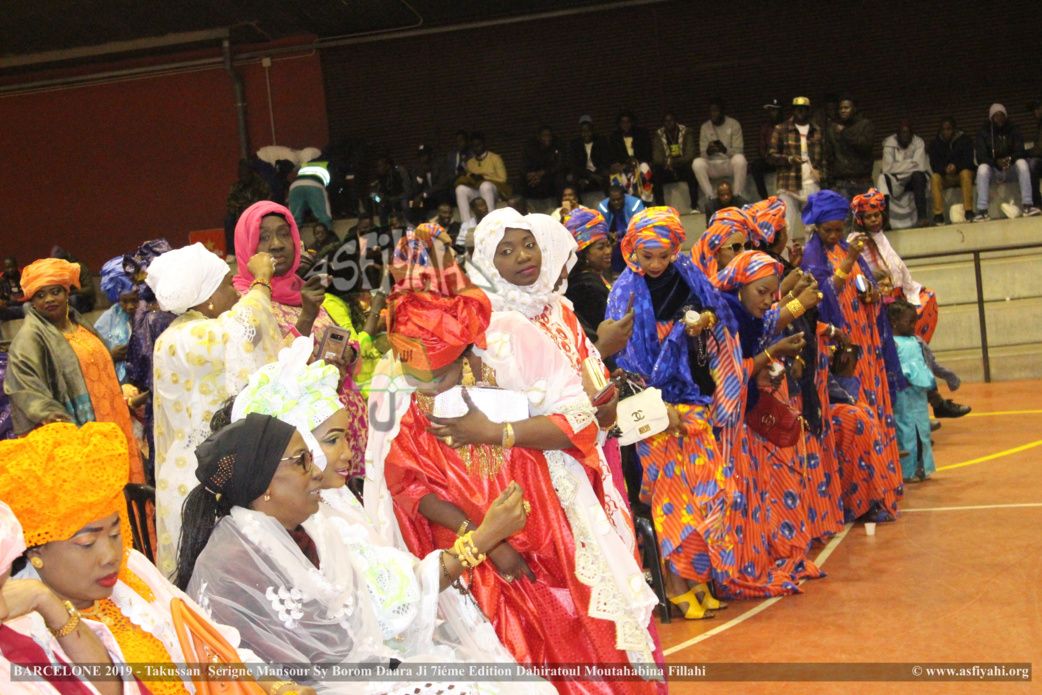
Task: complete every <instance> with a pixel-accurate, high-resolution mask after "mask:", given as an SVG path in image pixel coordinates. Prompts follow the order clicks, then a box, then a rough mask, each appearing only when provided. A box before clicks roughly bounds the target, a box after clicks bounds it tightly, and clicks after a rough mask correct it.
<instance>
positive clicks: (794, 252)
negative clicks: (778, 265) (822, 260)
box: [789, 241, 803, 267]
mask: <svg viewBox="0 0 1042 695" xmlns="http://www.w3.org/2000/svg"><path fill="white" fill-rule="evenodd" d="M802 262H803V244H802V243H801V242H799V241H793V242H792V246H790V247H789V263H792V264H793V265H794V266H797V267H798V266H799V265H800V264H801V263H802Z"/></svg>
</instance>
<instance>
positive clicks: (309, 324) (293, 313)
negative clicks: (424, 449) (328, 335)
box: [234, 200, 368, 478]
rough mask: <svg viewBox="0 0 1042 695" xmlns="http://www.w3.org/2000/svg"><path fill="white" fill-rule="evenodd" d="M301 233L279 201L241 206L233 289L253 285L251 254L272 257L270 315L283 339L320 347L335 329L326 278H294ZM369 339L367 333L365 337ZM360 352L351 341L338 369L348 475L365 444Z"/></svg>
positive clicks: (360, 462)
mask: <svg viewBox="0 0 1042 695" xmlns="http://www.w3.org/2000/svg"><path fill="white" fill-rule="evenodd" d="M300 252H301V242H300V231H299V230H298V229H297V223H296V221H295V220H294V219H293V215H292V214H290V211H289V210H287V209H286V208H285V207H283V206H281V205H279V204H278V203H273V202H271V201H268V200H262V201H261V202H259V203H254V204H253V205H251V206H250V207H248V208H246V211H245V212H243V213H242V216H241V217H240V218H239V222H238V224H236V225H235V260H236V261H237V262H238V273H237V274H236V276H235V278H234V282H235V288H236V289H237V290H239V291H240V292H246V291H248V290H249V288H250V287H251V286H252V285H253V283H254V282H255V281H256V278H255V276H254V275H253V273H252V272H251V271H250V269H249V259H250V257H251V256H253V255H254V254H256V253H267V254H269V255H270V256H271V259H272V262H273V264H274V271H273V274H272V276H271V280H270V285H271V312H272V313H273V314H274V315H275V319H276V320H277V321H278V324H279V327H280V329H281V330H282V335H283V336H284V337H285V338H287V339H288V342H292V340H293V338H295V337H297V336H309V335H310V336H314V338H315V343H316V344H320V343H321V342H322V338H323V337H324V336H325V332H326V328H328V327H329V326H335V325H336V323H335V322H334V321H333V319H332V318H330V316H329V314H328V313H326V310H325V309H323V308H322V304H323V302H324V301H325V298H326V294H325V278H324V277H323V276H319V275H316V276H313V277H311V278H310V279H309V280H308V281H307V282H305V281H304V280H303V279H301V278H300V277H299V276H298V275H297V268H298V267H299V266H300ZM366 335H367V336H368V334H366ZM360 352H361V347H360V346H359V343H358V342H355V341H351V342H350V344H349V346H348V348H347V349H346V350H345V355H344V359H343V361H342V362H341V363H340V364H338V365H337V366H338V367H340V368H341V371H342V373H344V385H343V386H342V387H341V390H340V396H341V399H342V400H343V401H344V407H345V409H346V410H347V412H348V414H349V415H350V418H351V424H350V439H351V441H352V448H353V451H354V457H353V463H352V465H351V468H350V470H349V471H348V473H347V477H349V478H350V477H352V476H355V475H361V474H362V473H363V472H364V470H365V463H364V459H365V442H366V436H367V433H368V427H367V423H366V417H365V413H366V411H365V399H364V398H363V397H362V394H361V392H360V391H359V388H358V386H357V385H356V383H355V381H354V379H353V372H354V371H355V370H354V367H355V363H356V359H357V357H358V355H359V354H360Z"/></svg>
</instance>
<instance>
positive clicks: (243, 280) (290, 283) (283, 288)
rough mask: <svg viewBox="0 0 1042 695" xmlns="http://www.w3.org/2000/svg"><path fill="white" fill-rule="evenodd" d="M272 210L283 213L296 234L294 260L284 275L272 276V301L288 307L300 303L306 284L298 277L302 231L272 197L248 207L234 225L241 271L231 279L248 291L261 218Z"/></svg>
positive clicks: (251, 279)
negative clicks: (271, 199) (248, 267)
mask: <svg viewBox="0 0 1042 695" xmlns="http://www.w3.org/2000/svg"><path fill="white" fill-rule="evenodd" d="M272 213H275V214H278V215H282V216H283V217H285V218H286V222H287V223H288V224H289V232H290V235H291V236H292V237H293V263H292V265H290V267H289V271H288V272H287V273H286V274H285V275H276V276H275V277H273V278H272V279H271V301H272V302H274V303H276V304H285V305H286V306H300V304H301V299H300V288H301V287H303V286H304V281H303V280H302V279H301V278H300V277H298V276H297V268H299V267H300V230H299V229H297V222H296V220H294V219H293V215H291V214H290V212H289V210H287V209H286V208H284V207H282V206H281V205H279V204H278V203H273V202H271V201H270V200H262V201H260V202H259V203H254V204H253V205H251V206H250V207H248V208H246V211H245V212H243V213H242V216H241V217H239V221H238V223H236V225H235V261H236V262H237V263H238V264H239V273H238V274H237V275H236V276H235V277H234V278H232V282H233V283H234V284H235V289H237V290H239V291H240V292H248V291H249V289H250V283H252V282H253V275H252V274H251V273H250V271H249V270H248V269H247V268H246V266H247V264H249V262H250V258H252V257H253V255H254V254H255V253H257V245H258V244H259V243H260V226H261V219H262V218H263V217H264V216H265V215H270V214H272Z"/></svg>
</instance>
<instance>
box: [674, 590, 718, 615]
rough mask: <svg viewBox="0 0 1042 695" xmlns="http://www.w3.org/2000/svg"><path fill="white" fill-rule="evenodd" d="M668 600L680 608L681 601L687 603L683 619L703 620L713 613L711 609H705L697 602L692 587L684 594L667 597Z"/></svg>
mask: <svg viewBox="0 0 1042 695" xmlns="http://www.w3.org/2000/svg"><path fill="white" fill-rule="evenodd" d="M669 602H670V603H672V604H673V605H674V606H676V607H677V608H680V604H682V603H686V604H687V612H686V613H684V619H685V620H704V619H706V618H712V617H713V613H712V612H711V611H707V610H706V609H705V608H703V607H702V604H700V603H699V602H698V598H697V597H696V596H695V590H694V589H692V590H691V591H689V592H687V593H686V594H681V595H680V596H676V597H674V598H671V599H669Z"/></svg>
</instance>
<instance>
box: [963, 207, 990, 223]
mask: <svg viewBox="0 0 1042 695" xmlns="http://www.w3.org/2000/svg"><path fill="white" fill-rule="evenodd" d="M966 219H968V220H969V219H972V220H973V221H974V222H987V221H988V220H990V219H991V218H990V217H989V216H988V211H987V210H978V211H977V214H976V215H974V216H973V217H972V218H971V217H970V213H968V212H967V213H966Z"/></svg>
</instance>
